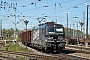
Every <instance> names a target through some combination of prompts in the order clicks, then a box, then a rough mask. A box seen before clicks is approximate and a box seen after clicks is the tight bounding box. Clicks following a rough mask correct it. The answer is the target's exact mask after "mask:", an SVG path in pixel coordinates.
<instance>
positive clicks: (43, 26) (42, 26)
mask: <svg viewBox="0 0 90 60" xmlns="http://www.w3.org/2000/svg"><path fill="white" fill-rule="evenodd" d="M49 25H58V26H62V27H63V25H62V24H56V23H54V24H41V25H38V26H36V27H34V29H38V28H40V26H41V28H45V27H46V26H49Z"/></svg>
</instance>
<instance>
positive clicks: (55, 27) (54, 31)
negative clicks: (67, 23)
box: [46, 24, 65, 37]
mask: <svg viewBox="0 0 90 60" xmlns="http://www.w3.org/2000/svg"><path fill="white" fill-rule="evenodd" d="M46 35H62V36H63V37H64V35H65V32H64V27H63V26H62V25H59V24H51V25H47V26H46Z"/></svg>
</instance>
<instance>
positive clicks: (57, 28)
mask: <svg viewBox="0 0 90 60" xmlns="http://www.w3.org/2000/svg"><path fill="white" fill-rule="evenodd" d="M21 41H22V43H23V44H25V45H29V46H31V47H34V48H37V49H40V50H44V51H45V52H51V51H52V52H58V51H59V52H60V51H61V50H63V49H65V30H64V26H63V25H62V24H56V23H55V22H46V23H44V24H39V25H38V26H36V27H34V28H33V29H32V30H30V31H27V32H22V33H21Z"/></svg>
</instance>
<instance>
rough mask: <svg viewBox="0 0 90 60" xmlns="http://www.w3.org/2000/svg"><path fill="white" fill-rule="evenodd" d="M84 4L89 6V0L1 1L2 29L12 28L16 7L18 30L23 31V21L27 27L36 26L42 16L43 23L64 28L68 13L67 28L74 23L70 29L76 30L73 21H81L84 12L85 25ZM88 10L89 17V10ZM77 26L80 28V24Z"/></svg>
mask: <svg viewBox="0 0 90 60" xmlns="http://www.w3.org/2000/svg"><path fill="white" fill-rule="evenodd" d="M4 2H7V3H8V4H6V5H5V4H4ZM16 3H17V6H16ZM31 3H33V4H31ZM84 3H87V4H90V0H41V1H38V0H3V5H2V7H5V9H3V8H0V16H1V18H0V19H1V20H2V28H6V29H8V28H14V25H15V24H14V22H15V17H14V16H13V15H14V14H15V11H14V10H13V7H16V16H17V17H16V22H19V23H18V24H16V26H17V28H18V29H21V30H23V29H24V28H25V24H24V22H23V20H28V21H29V23H28V26H27V27H28V28H32V27H33V26H36V25H38V20H37V18H40V19H39V20H41V18H44V16H48V17H45V18H46V19H45V21H55V22H56V20H57V23H59V24H63V25H64V26H65V27H66V21H67V16H66V13H65V12H69V14H68V20H69V21H68V24H69V25H68V27H70V24H71V27H72V26H73V25H72V24H73V22H74V24H75V26H74V27H72V28H74V29H76V22H75V21H77V22H79V21H83V12H85V21H84V22H85V25H86V5H84ZM11 5H12V7H11V8H9V6H11ZM0 6H1V5H0ZM45 6H46V7H45ZM75 7H78V8H75ZM88 10H89V16H90V8H89V9H88ZM7 16H9V17H7ZM23 16H25V17H23ZM73 17H78V18H73ZM89 18H90V17H89ZM42 23H44V21H42ZM78 25H79V27H80V24H78ZM79 29H80V28H79ZM89 29H90V19H89Z"/></svg>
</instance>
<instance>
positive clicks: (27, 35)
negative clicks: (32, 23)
mask: <svg viewBox="0 0 90 60" xmlns="http://www.w3.org/2000/svg"><path fill="white" fill-rule="evenodd" d="M21 42H22V43H31V31H27V32H22V33H21Z"/></svg>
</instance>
